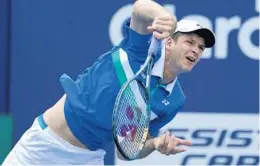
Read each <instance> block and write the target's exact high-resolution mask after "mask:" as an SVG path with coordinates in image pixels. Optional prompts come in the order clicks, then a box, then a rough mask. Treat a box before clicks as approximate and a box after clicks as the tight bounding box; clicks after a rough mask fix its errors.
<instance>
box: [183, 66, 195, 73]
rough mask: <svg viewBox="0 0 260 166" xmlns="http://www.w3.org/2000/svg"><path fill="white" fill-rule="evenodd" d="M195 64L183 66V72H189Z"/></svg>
mask: <svg viewBox="0 0 260 166" xmlns="http://www.w3.org/2000/svg"><path fill="white" fill-rule="evenodd" d="M192 68H193V66H183V68H182V70H183V73H188V72H190V71H191V70H192Z"/></svg>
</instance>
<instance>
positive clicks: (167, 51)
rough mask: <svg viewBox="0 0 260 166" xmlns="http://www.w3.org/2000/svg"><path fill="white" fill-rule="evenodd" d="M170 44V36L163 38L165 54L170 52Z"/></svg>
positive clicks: (171, 40) (171, 42) (171, 41)
mask: <svg viewBox="0 0 260 166" xmlns="http://www.w3.org/2000/svg"><path fill="white" fill-rule="evenodd" d="M172 44H173V39H172V38H171V37H168V38H166V39H165V51H166V54H167V53H169V52H171V49H172Z"/></svg>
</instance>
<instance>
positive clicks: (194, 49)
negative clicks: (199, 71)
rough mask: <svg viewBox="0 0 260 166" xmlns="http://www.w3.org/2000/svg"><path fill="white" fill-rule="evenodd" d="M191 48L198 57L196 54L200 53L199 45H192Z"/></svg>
mask: <svg viewBox="0 0 260 166" xmlns="http://www.w3.org/2000/svg"><path fill="white" fill-rule="evenodd" d="M191 49H192V53H194V54H195V56H196V57H198V55H199V54H200V48H199V46H197V45H193V46H192V48H191Z"/></svg>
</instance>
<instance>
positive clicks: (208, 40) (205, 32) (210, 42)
mask: <svg viewBox="0 0 260 166" xmlns="http://www.w3.org/2000/svg"><path fill="white" fill-rule="evenodd" d="M193 32H194V33H196V34H198V35H199V36H200V37H202V38H204V40H205V47H206V48H210V47H213V46H214V45H215V35H214V34H213V32H211V31H210V30H209V29H207V28H201V29H197V30H195V31H193Z"/></svg>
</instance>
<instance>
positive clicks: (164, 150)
mask: <svg viewBox="0 0 260 166" xmlns="http://www.w3.org/2000/svg"><path fill="white" fill-rule="evenodd" d="M170 138H171V137H170V132H169V131H167V132H166V133H165V139H164V143H163V147H162V149H161V153H163V154H167V152H168V151H169V150H168V146H169V143H170V142H171V141H170Z"/></svg>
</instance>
